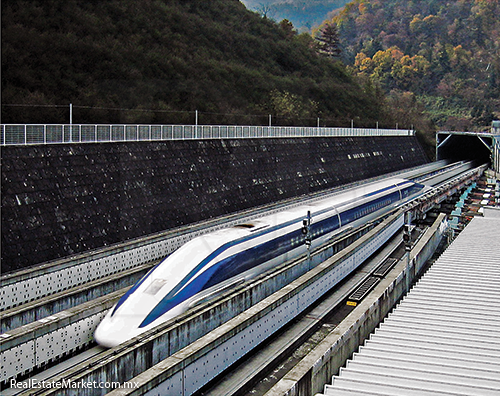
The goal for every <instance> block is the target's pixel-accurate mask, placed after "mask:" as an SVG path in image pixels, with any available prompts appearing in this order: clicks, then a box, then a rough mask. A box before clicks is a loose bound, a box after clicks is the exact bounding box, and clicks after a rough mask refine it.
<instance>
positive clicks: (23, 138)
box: [1, 124, 414, 146]
mask: <svg viewBox="0 0 500 396" xmlns="http://www.w3.org/2000/svg"><path fill="white" fill-rule="evenodd" d="M413 135H414V131H413V130H407V129H378V128H377V129H364V128H319V127H281V126H229V125H76V124H74V125H69V124H67V125H63V124H51V125H49V124H47V125H41V124H40V125H38V124H3V125H2V141H1V144H2V145H3V146H8V145H30V144H60V143H98V142H103V143H104V142H132V141H134V142H135V141H152V140H192V139H241V138H290V137H316V136H331V137H334V136H413Z"/></svg>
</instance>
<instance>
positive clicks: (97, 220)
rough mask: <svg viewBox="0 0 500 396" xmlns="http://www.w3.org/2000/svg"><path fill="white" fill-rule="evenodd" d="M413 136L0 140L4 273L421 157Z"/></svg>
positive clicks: (407, 164)
mask: <svg viewBox="0 0 500 396" xmlns="http://www.w3.org/2000/svg"><path fill="white" fill-rule="evenodd" d="M425 162H427V161H426V157H425V154H424V152H423V151H422V149H421V148H420V146H419V145H418V142H417V140H416V138H415V137H413V136H407V137H403V136H402V137H387V136H386V137H383V136H378V137H341V138H325V137H317V138H281V139H280V138H276V139H233V140H230V139H226V140H192V141H166V142H135V143H132V142H129V143H100V144H81V145H78V144H72V145H70V144H67V145H65V144H61V145H47V146H26V147H22V146H8V147H3V148H2V213H1V216H2V241H1V242H2V243H1V246H2V259H3V261H2V272H7V271H13V270H19V269H22V268H26V267H29V266H32V265H35V264H39V263H42V262H47V261H49V260H54V259H57V258H61V257H67V256H69V255H73V254H77V253H81V252H85V251H89V250H92V249H97V248H101V247H104V246H107V245H110V244H113V243H117V242H121V241H124V240H129V239H132V238H136V237H140V236H144V235H148V234H152V233H155V232H159V231H163V230H167V229H171V228H174V227H178V226H181V225H184V224H190V223H193V222H197V221H201V220H205V219H209V218H213V217H216V216H220V215H224V214H227V213H233V212H236V211H240V210H243V209H247V208H251V207H256V206H259V205H263V204H268V203H271V202H276V201H279V200H282V199H286V198H290V197H294V196H299V195H302V194H307V193H311V192H316V191H320V190H324V189H327V188H332V187H336V186H339V185H342V184H346V183H349V182H353V181H356V180H363V179H366V178H369V177H373V176H378V175H380V174H383V173H388V172H392V171H397V170H400V169H404V168H408V167H412V166H417V165H421V164H423V163H425Z"/></svg>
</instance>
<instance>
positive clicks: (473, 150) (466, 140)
mask: <svg viewBox="0 0 500 396" xmlns="http://www.w3.org/2000/svg"><path fill="white" fill-rule="evenodd" d="M447 136H448V135H439V141H438V144H439V143H442V142H444V140H445V139H446V137H447ZM481 139H483V141H484V143H486V144H487V145H489V146H490V147H491V144H492V139H491V138H490V137H484V136H482V137H481ZM484 143H483V142H482V141H481V140H480V139H479V138H478V137H477V136H468V135H451V136H450V138H449V139H448V140H447V141H446V142H444V144H443V145H442V146H440V147H438V150H437V157H438V158H437V159H438V160H441V159H446V160H449V161H451V162H456V161H464V160H469V161H471V160H472V161H474V162H475V163H476V164H477V165H479V164H484V163H487V162H491V151H490V149H488V147H486V145H485V144H484Z"/></svg>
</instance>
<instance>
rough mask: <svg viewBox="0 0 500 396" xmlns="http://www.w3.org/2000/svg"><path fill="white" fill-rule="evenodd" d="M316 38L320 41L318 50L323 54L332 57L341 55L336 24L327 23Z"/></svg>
mask: <svg viewBox="0 0 500 396" xmlns="http://www.w3.org/2000/svg"><path fill="white" fill-rule="evenodd" d="M316 40H317V41H318V42H319V44H318V50H319V52H320V53H321V54H324V55H326V56H329V57H332V58H333V57H337V56H339V55H340V52H341V50H340V46H339V44H340V39H339V33H338V30H337V25H336V24H334V23H327V24H326V25H325V26H323V27H322V28H321V29H320V31H319V35H318V36H316Z"/></svg>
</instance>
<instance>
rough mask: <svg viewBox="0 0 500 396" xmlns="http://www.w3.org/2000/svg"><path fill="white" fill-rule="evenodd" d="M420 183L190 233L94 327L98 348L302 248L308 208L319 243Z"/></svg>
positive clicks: (376, 187) (397, 183)
mask: <svg viewBox="0 0 500 396" xmlns="http://www.w3.org/2000/svg"><path fill="white" fill-rule="evenodd" d="M424 188H425V186H424V185H422V184H418V183H415V182H412V181H409V180H405V179H390V180H386V181H380V182H376V183H372V184H368V185H365V186H362V187H356V188H353V189H350V190H347V191H346V192H342V193H339V194H336V195H334V196H331V197H328V198H324V199H319V200H317V201H315V202H312V203H307V204H304V205H303V206H298V207H295V208H293V209H289V210H285V211H283V212H279V213H275V214H272V215H269V216H266V217H262V218H259V219H256V220H255V221H250V222H247V223H245V224H240V225H236V226H233V227H230V228H227V229H222V230H219V231H216V232H212V233H209V234H205V235H202V236H199V237H196V238H193V239H192V240H191V241H189V242H187V243H186V244H185V245H183V246H182V247H180V248H179V249H178V250H176V251H175V252H174V253H172V254H171V255H170V256H168V257H167V258H166V259H165V260H163V261H162V262H160V263H159V264H158V265H156V266H155V267H154V268H153V269H152V270H150V271H149V272H148V273H147V274H146V275H145V276H144V277H143V278H142V279H141V280H140V281H139V282H137V283H136V284H135V285H134V286H133V287H132V288H131V289H129V290H128V292H127V293H125V294H124V295H123V297H122V298H121V299H120V300H119V301H118V302H117V303H116V305H115V306H114V307H113V308H111V309H110V311H109V312H108V313H107V314H106V316H105V317H104V319H103V320H102V322H101V323H100V324H99V326H98V327H97V329H96V331H95V334H94V336H95V339H96V341H97V343H99V344H100V345H102V346H105V347H114V346H116V345H118V344H120V343H122V342H124V341H127V340H129V339H131V338H133V337H135V336H138V335H139V334H141V333H143V332H145V331H147V330H150V329H152V328H153V327H155V326H158V325H159V324H161V323H164V322H166V321H168V320H170V319H172V318H174V317H176V316H178V315H179V314H181V313H183V312H185V311H187V310H188V309H189V308H190V307H192V306H194V305H196V304H198V303H200V302H202V301H206V300H207V299H209V298H211V297H213V296H215V295H217V293H220V292H221V291H223V290H227V288H228V287H229V286H231V285H234V284H236V283H238V282H242V281H244V280H248V279H251V278H253V277H256V276H257V275H259V274H262V273H263V272H265V271H267V270H269V269H270V268H272V267H273V266H276V265H278V264H281V263H284V262H285V261H287V260H290V259H293V258H295V257H297V256H299V255H301V254H303V253H305V252H306V249H307V248H306V245H305V236H304V234H303V232H302V231H303V230H302V228H303V220H304V218H305V217H306V216H307V213H308V212H310V213H311V218H312V221H311V223H310V229H309V238H310V239H312V243H313V244H314V245H315V246H320V245H321V244H323V243H325V242H327V241H328V240H330V239H332V238H334V237H335V236H336V235H337V234H339V233H341V232H343V231H344V230H346V229H348V228H351V227H355V226H357V225H360V224H364V223H366V222H367V221H369V220H370V219H371V218H374V217H376V216H378V215H380V214H381V213H384V212H387V211H389V210H390V209H392V208H394V207H395V206H398V205H399V204H401V203H404V202H405V201H407V200H409V199H410V198H412V197H413V196H415V195H416V194H418V193H419V192H421V191H422V190H423V189H424Z"/></svg>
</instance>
